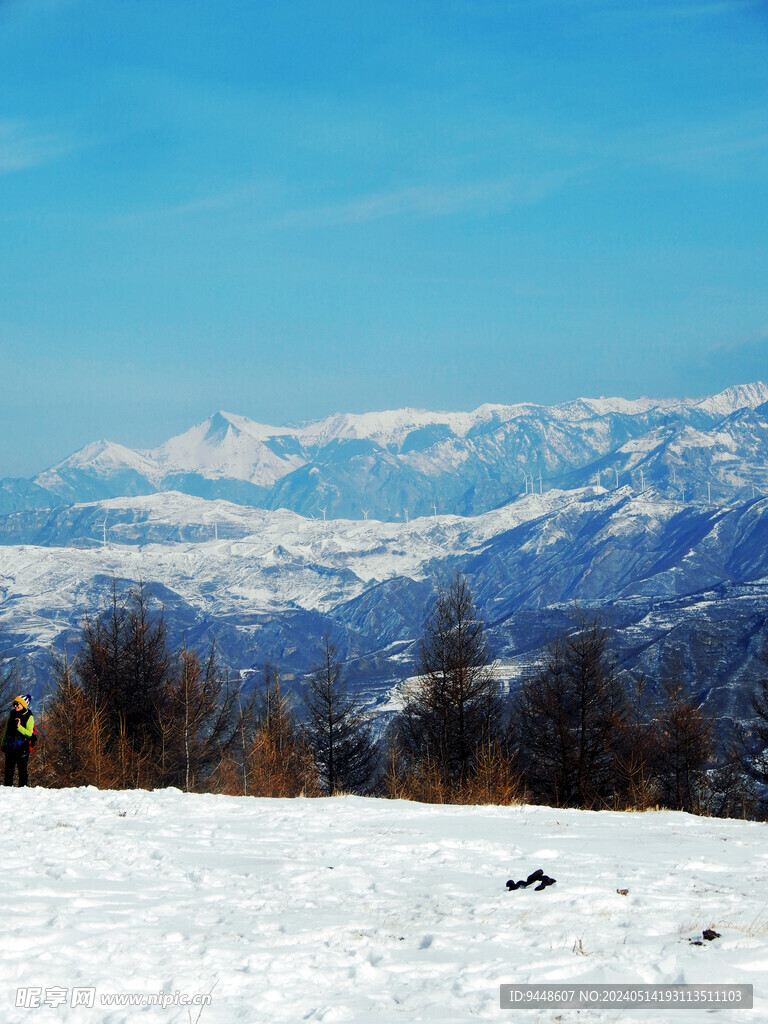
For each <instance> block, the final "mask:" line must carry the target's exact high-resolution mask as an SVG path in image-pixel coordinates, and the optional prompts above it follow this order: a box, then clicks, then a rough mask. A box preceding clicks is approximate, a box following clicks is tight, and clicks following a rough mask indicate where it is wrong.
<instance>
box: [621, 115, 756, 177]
mask: <svg viewBox="0 0 768 1024" xmlns="http://www.w3.org/2000/svg"><path fill="white" fill-rule="evenodd" d="M611 149H612V153H613V155H614V156H623V158H624V159H629V160H631V161H632V162H633V163H639V164H645V165H646V166H655V167H659V168H666V169H668V170H671V171H678V172H680V171H682V172H685V173H688V174H693V175H696V176H697V177H701V176H711V175H712V174H713V173H714V174H717V175H718V176H722V175H726V176H728V177H735V176H738V175H742V174H743V173H744V172H745V171H746V172H750V171H751V172H753V173H759V174H760V175H762V174H763V173H764V164H765V161H764V160H761V161H759V163H758V162H757V161H756V160H755V157H756V156H758V155H759V154H766V153H768V114H766V113H765V112H764V111H762V110H758V111H754V112H745V113H740V114H738V115H736V116H733V117H723V118H720V119H718V120H713V121H709V122H698V123H694V122H691V121H686V122H685V123H679V124H675V123H667V124H657V125H649V126H645V127H642V128H638V129H636V130H634V131H630V132H626V133H624V134H623V135H622V136H620V137H615V138H614V139H613V140H612V144H611Z"/></svg>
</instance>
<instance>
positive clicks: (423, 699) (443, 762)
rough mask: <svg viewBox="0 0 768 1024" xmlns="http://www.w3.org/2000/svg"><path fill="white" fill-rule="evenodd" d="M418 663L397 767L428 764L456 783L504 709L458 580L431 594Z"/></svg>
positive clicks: (402, 716)
mask: <svg viewBox="0 0 768 1024" xmlns="http://www.w3.org/2000/svg"><path fill="white" fill-rule="evenodd" d="M417 665H418V677H417V679H416V681H415V683H414V685H413V686H411V687H409V688H408V689H407V690H406V691H405V693H404V700H403V707H402V710H401V712H400V713H399V714H398V716H397V719H396V723H395V727H396V731H397V742H398V744H399V747H400V751H401V756H402V758H403V761H404V767H405V768H406V770H409V769H413V768H415V767H417V766H419V765H424V764H425V763H426V762H429V763H430V764H431V765H432V766H433V768H434V769H436V770H437V771H438V772H439V773H440V774H441V776H442V777H443V778H444V779H445V781H446V782H447V783H448V784H449V785H451V786H454V785H461V784H462V783H463V782H465V781H466V780H467V779H468V778H469V777H470V775H471V773H472V768H473V764H474V761H475V759H476V757H477V754H478V751H480V750H481V749H482V747H483V744H486V743H488V742H492V741H493V740H495V739H497V738H498V737H499V735H500V733H501V727H502V722H503V710H504V709H503V704H502V701H501V698H500V695H499V690H498V686H497V683H496V680H495V679H494V676H493V671H492V667H491V660H490V657H489V654H488V649H487V645H486V641H485V633H484V627H483V623H482V621H481V620H480V618H479V616H478V614H477V611H476V609H475V605H474V602H473V600H472V592H471V590H470V587H469V584H468V582H467V580H466V579H465V578H464V577H463V576H461V575H457V576H456V577H455V579H454V580H453V581H452V582H451V584H450V585H449V586H448V588H447V589H441V590H440V592H439V593H438V596H437V600H436V601H435V603H434V606H433V608H432V611H431V613H430V615H429V616H428V618H427V621H426V624H425V627H424V634H423V637H422V640H421V644H420V648H419V656H418V663H417Z"/></svg>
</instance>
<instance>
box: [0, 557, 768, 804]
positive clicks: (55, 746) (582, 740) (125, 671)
mask: <svg viewBox="0 0 768 1024" xmlns="http://www.w3.org/2000/svg"><path fill="white" fill-rule="evenodd" d="M763 666H764V671H762V672H761V673H759V676H758V678H757V679H756V680H755V686H754V691H753V693H752V710H753V719H752V721H751V722H749V723H747V724H746V726H744V727H741V728H739V729H737V728H736V727H733V728H731V729H730V730H729V731H728V732H727V733H724V732H723V729H722V723H717V725H718V726H719V728H716V723H715V722H714V721H712V720H711V719H710V718H709V717H708V716H707V715H706V714H705V712H704V710H703V709H702V707H701V706H700V704H699V703H698V702H697V701H696V700H695V698H693V697H692V696H691V690H692V687H691V686H690V681H689V680H687V679H686V678H685V676H684V671H683V668H682V665H681V662H680V659H679V658H673V659H672V660H671V661H670V662H669V664H668V665H667V666H666V667H665V669H664V670H663V672H662V673H661V676H660V678H659V679H658V680H653V681H652V680H648V679H646V678H643V677H642V676H638V675H632V674H630V673H628V672H626V671H619V669H618V667H617V664H616V662H615V660H614V658H613V657H612V654H611V636H610V631H609V629H608V627H607V626H606V624H605V623H604V622H602V621H601V620H600V618H599V617H596V616H589V615H586V614H577V617H576V620H575V621H574V624H573V626H572V628H571V629H569V630H567V631H565V632H564V633H562V634H561V635H558V636H556V637H554V638H553V639H552V640H551V641H550V642H549V643H547V644H546V645H545V647H544V648H543V649H542V650H541V651H540V652H539V655H538V657H537V659H536V661H535V662H534V663H533V664H531V665H530V666H529V668H528V670H527V671H526V672H525V674H524V676H523V678H522V679H521V680H520V681H519V684H518V685H517V686H516V687H515V688H514V690H513V692H511V693H507V692H505V690H504V689H503V687H502V686H501V684H500V681H499V680H498V678H497V676H496V674H495V672H494V663H493V660H492V658H491V657H490V655H489V651H488V646H487V641H486V631H485V628H484V625H483V622H482V621H481V619H480V617H479V615H478V613H477V609H476V607H475V604H474V601H473V598H472V593H471V590H470V587H469V584H468V582H467V580H466V579H465V578H464V577H462V576H460V575H457V576H456V577H455V578H454V579H453V580H452V581H450V583H449V584H447V585H446V586H445V587H443V588H442V589H440V590H439V592H438V595H437V598H436V600H435V602H434V604H433V606H432V607H431V609H430V611H429V614H428V616H427V618H426V622H425V626H424V632H423V636H422V638H421V641H420V643H419V647H418V655H417V663H416V675H415V676H414V678H413V679H412V680H410V681H408V683H406V684H405V685H404V687H403V688H402V691H401V692H400V695H399V707H398V709H397V711H395V712H394V713H392V714H390V715H388V716H386V717H382V716H379V717H378V718H376V717H374V716H373V715H372V714H371V713H370V712H368V711H367V710H366V707H365V705H364V703H363V702H362V701H361V699H360V697H359V695H358V694H356V693H355V692H354V691H353V690H352V689H351V687H350V686H349V685H348V684H347V682H346V680H345V674H344V666H343V663H342V661H341V660H340V658H339V655H338V651H337V648H336V646H335V645H334V643H333V641H332V640H331V638H330V637H328V636H326V637H325V638H324V641H323V644H322V647H321V649H320V650H319V651H318V653H317V660H316V665H315V669H314V671H313V672H312V674H311V675H310V677H309V679H308V681H307V683H306V686H305V687H304V691H303V699H302V700H300V701H298V702H297V701H295V700H293V701H292V700H289V699H288V697H287V696H286V695H285V693H284V692H283V691H282V690H281V685H280V676H279V669H278V666H276V665H273V664H271V663H269V662H268V663H267V664H266V665H265V666H264V669H263V674H262V678H261V679H260V681H259V684H258V685H257V686H255V687H253V688H252V689H251V690H250V692H249V693H248V694H247V695H246V694H245V693H244V691H243V688H242V685H241V681H240V679H239V677H237V678H233V677H232V676H231V675H230V674H229V672H227V671H226V670H225V669H223V668H222V666H221V664H220V662H219V659H218V656H217V653H216V650H215V645H212V646H211V647H210V648H209V649H208V650H207V651H205V652H204V653H200V652H198V651H195V650H193V649H190V648H188V647H187V646H186V644H185V643H183V644H182V646H181V647H180V649H178V650H174V651H172V650H171V649H170V647H169V641H168V635H167V629H166V625H165V620H164V617H163V613H162V609H158V608H157V607H155V606H154V605H153V603H152V602H151V600H150V597H149V595H148V593H147V591H146V589H145V588H144V586H143V585H141V584H139V586H137V587H136V588H135V589H134V590H132V591H131V592H130V593H128V594H127V595H121V594H119V593H118V590H117V585H116V583H114V582H113V584H112V589H111V593H110V595H109V600H108V601H107V603H106V605H105V607H104V608H103V609H102V610H101V612H99V613H98V614H96V615H87V616H86V617H85V619H84V621H83V624H82V629H81V636H80V643H79V647H78V649H77V651H76V652H75V654H74V656H73V658H72V659H71V660H70V659H69V658H68V657H67V656H66V655H62V656H57V657H55V658H54V663H53V675H54V688H53V691H52V693H51V695H50V697H49V698H48V699H47V701H46V707H45V714H44V716H43V717H42V720H41V721H40V722H39V725H40V742H39V744H38V748H37V750H36V753H35V760H34V762H33V766H34V768H33V770H34V773H35V774H34V781H35V782H36V783H37V784H42V785H49V786H79V785H95V786H98V787H100V788H105V789H107V788H109V789H112V788H136V787H141V788H157V787H163V786H176V787H178V788H181V789H183V790H186V791H210V792H222V793H230V794H245V795H254V796H298V795H305V796H319V795H324V794H335V793H340V792H352V793H362V794H374V795H378V796H383V797H392V798H406V799H417V800H423V801H429V802H451V803H501V804H504V803H511V802H522V801H530V802H534V803H544V804H549V805H553V806H564V807H584V808H594V809H599V808H612V809H632V808H637V809H644V808H649V807H665V808H674V809H679V810H686V811H692V812H695V813H706V814H714V815H721V816H726V815H727V816H734V815H736V816H749V817H765V816H766V811H768V804H767V803H766V801H765V799H764V795H765V791H766V787H768V648H767V649H766V655H765V657H764V659H763ZM652 683H653V684H654V685H651V684H652ZM11 686H12V680H11V676H10V674H9V673H6V674H5V675H0V688H1V689H8V687H11Z"/></svg>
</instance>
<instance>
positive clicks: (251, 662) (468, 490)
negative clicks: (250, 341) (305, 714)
mask: <svg viewBox="0 0 768 1024" xmlns="http://www.w3.org/2000/svg"><path fill="white" fill-rule="evenodd" d="M766 421H768V387H766V385H764V384H755V385H749V386H745V387H742V388H734V389H730V390H729V391H727V392H723V393H722V394H721V395H718V396H715V397H713V398H709V399H705V400H704V401H693V400H681V401H674V402H673V401H665V402H653V401H650V400H640V401H636V402H625V401H622V400H620V399H610V400H609V399H599V400H585V399H582V400H578V401H576V402H572V403H568V404H567V405H563V406H558V407H556V408H553V409H542V408H541V407H536V406H507V407H500V406H483V407H481V409H479V410H476V412H474V413H471V414H464V413H457V414H438V413H415V412H412V411H409V410H400V411H399V412H393V413H386V414H369V415H367V416H343V417H342V416H340V417H334V418H331V419H329V420H325V421H322V422H321V423H317V424H311V425H307V426H303V427H299V428H278V429H275V428H271V427H263V426H259V425H257V424H255V423H253V422H252V421H250V420H246V419H244V418H243V417H236V416H229V415H224V414H217V415H216V416H214V417H212V418H211V419H210V420H208V421H206V423H204V424H201V425H200V426H198V427H195V428H193V429H192V430H190V431H188V432H187V433H186V434H183V435H181V436H180V437H177V438H173V439H171V440H170V441H168V442H166V443H165V444H164V445H161V446H160V447H159V448H157V449H154V450H153V451H144V452H134V451H131V450H130V449H127V448H121V447H119V446H116V445H109V444H106V443H99V444H96V445H91V446H88V447H87V448H85V449H83V450H82V451H81V452H79V453H77V454H76V455H74V456H72V457H71V458H70V459H67V460H65V461H64V462H63V463H61V464H60V465H58V466H56V467H53V468H52V469H50V470H48V471H47V472H46V473H44V474H41V475H40V476H39V477H38V478H36V480H35V481H25V482H24V487H22V486H21V484H18V482H15V483H17V484H18V486H17V487H16V489H14V486H11V485H10V484H9V482H8V481H6V482H5V484H6V486H5V490H4V494H5V498H6V501H9V502H15V503H17V504H19V505H21V506H22V507H21V508H20V509H18V510H17V511H12V512H6V513H5V514H3V515H0V625H2V629H3V635H2V646H3V647H4V648H5V649H6V650H7V651H8V652H9V653H10V654H11V655H15V656H17V657H18V658H19V667H20V672H21V674H22V677H24V678H28V679H29V686H30V687H32V688H33V689H34V688H35V687H37V689H38V690H39V689H40V688H41V687H42V686H43V684H44V681H45V677H46V675H47V674H48V671H49V667H50V657H49V654H48V648H49V647H50V646H54V647H59V648H61V647H62V646H63V645H64V643H67V644H68V645H69V647H70V648H72V647H73V646H74V645H75V644H76V642H77V636H78V626H79V623H80V621H81V620H82V617H83V614H84V612H85V611H86V610H90V611H93V610H95V609H98V608H99V607H101V605H102V602H103V601H104V599H105V597H106V594H107V592H108V589H109V582H110V580H111V579H112V578H116V579H117V580H118V582H119V585H120V586H121V587H122V588H123V589H125V590H127V589H128V588H129V587H130V586H131V585H133V584H134V583H135V582H136V581H138V580H139V579H142V580H143V581H144V582H145V583H146V584H147V586H148V587H149V588H150V589H151V590H152V591H153V592H154V593H155V594H156V595H157V597H158V598H159V600H161V601H162V603H163V605H164V607H165V614H166V617H167V620H168V624H169V627H170V632H171V637H172V639H173V640H175V641H177V642H178V641H180V639H181V636H182V634H183V635H184V636H185V637H186V640H187V642H188V643H190V644H193V645H204V644H206V643H208V642H209V641H210V640H212V639H213V638H215V639H216V641H217V644H218V647H219V651H220V653H221V656H222V658H223V660H224V661H225V662H226V663H227V664H228V665H230V666H231V667H232V668H233V669H235V670H246V671H247V670H249V669H255V668H258V666H259V665H260V664H263V662H264V661H265V660H266V659H267V658H269V659H270V660H272V661H274V662H277V663H278V664H279V665H280V666H281V669H282V672H283V678H284V680H285V681H286V683H287V684H289V683H290V682H291V680H296V681H298V680H301V678H302V677H303V676H304V675H305V674H306V673H307V672H308V671H309V669H310V668H311V667H312V665H313V663H314V662H315V661H316V659H317V657H318V652H319V649H320V643H321V641H322V637H323V635H324V634H325V633H326V632H329V633H331V634H332V635H333V637H334V638H335V639H336V641H337V643H338V645H339V647H340V650H341V653H342V655H343V657H344V658H345V660H346V662H347V666H348V672H349V674H350V676H351V678H352V679H353V680H354V681H355V682H357V683H359V684H360V685H361V686H363V687H364V688H365V689H366V690H367V692H368V693H369V694H370V695H371V696H372V697H374V698H375V699H377V700H380V701H383V700H385V699H386V697H387V694H388V693H389V691H390V689H391V687H392V686H394V685H397V684H398V682H399V681H401V680H402V679H403V678H405V677H407V676H408V675H409V674H410V673H411V672H412V670H413V656H414V652H415V644H416V642H417V640H418V637H419V636H420V634H421V630H422V628H423V623H424V618H425V614H426V611H427V609H428V606H429V603H430V601H431V599H432V596H433V594H434V588H435V586H436V585H438V584H439V583H440V582H441V581H444V580H446V579H448V578H450V576H451V575H452V574H453V573H455V572H456V571H457V570H458V571H461V572H463V573H465V574H466V575H467V577H468V578H469V580H470V583H471V585H472V588H473V592H474V594H475V597H476V599H477V602H478V605H479V608H480V611H481V613H482V615H483V617H484V620H485V621H486V623H487V625H488V630H489V638H490V641H491V646H492V649H493V651H494V653H495V654H496V655H497V657H498V659H499V662H498V672H499V674H500V676H501V677H502V678H504V679H506V680H514V679H516V678H517V677H518V676H519V674H520V672H521V671H522V669H523V667H524V666H525V665H526V664H528V663H529V662H530V661H531V659H533V658H534V657H535V655H536V651H537V649H538V647H539V646H540V644H541V643H542V642H543V640H544V639H545V638H546V637H548V636H551V635H552V634H553V633H554V632H555V631H556V630H558V629H559V628H561V627H562V626H563V625H564V624H565V623H566V622H567V621H568V620H569V617H570V616H572V614H573V606H574V603H575V602H578V603H579V604H580V605H581V606H583V607H587V608H596V609H600V610H601V611H602V612H603V613H604V614H605V615H606V616H607V617H608V618H609V620H610V622H611V624H612V625H613V627H614V629H615V634H616V646H617V653H618V656H619V659H620V662H621V663H622V664H624V665H626V666H633V667H642V668H643V669H644V670H645V671H646V672H647V673H648V674H649V675H650V676H651V678H652V679H657V678H658V672H659V666H660V664H661V663H662V662H663V661H664V659H665V658H667V657H669V656H670V654H671V653H672V652H673V651H677V652H679V653H680V655H681V657H682V659H683V665H684V667H685V669H686V671H687V672H688V674H689V677H690V679H691V680H692V682H693V684H694V685H695V686H696V687H697V692H699V693H700V695H701V698H702V699H704V700H705V701H707V702H708V703H709V704H710V705H711V707H712V708H713V710H716V711H717V712H718V713H723V714H731V715H734V716H737V717H743V716H744V715H745V714H746V713H747V712H748V710H749V708H748V705H749V692H748V691H749V677H750V672H751V671H752V670H753V668H754V666H755V663H756V662H755V659H756V656H757V654H758V652H759V650H760V647H761V645H762V644H763V643H764V642H765V639H766V635H767V633H766V621H767V619H768V498H764V497H763V496H762V492H763V491H764V489H765V490H766V491H768V486H766V485H768V478H766V473H767V472H768V458H767V457H766V456H768V422H766ZM534 442H535V443H534ZM534 456H535V457H534ZM537 460H538V461H537ZM539 465H541V466H542V468H541V470H540V471H538V472H535V470H536V467H537V466H539ZM554 478H557V479H559V480H560V484H561V486H559V487H554V486H553V479H554ZM598 480H599V481H600V483H599V484H598ZM173 484H175V485H176V486H175V488H174V487H173ZM430 486H431V487H432V488H433V489H432V491H429V487H430ZM220 490H223V491H225V492H226V493H228V494H229V495H230V500H225V499H224V498H221V497H215V495H216V494H217V493H218V492H219V491H220ZM112 492H119V493H117V494H112ZM184 492H186V493H184ZM190 492H193V493H190ZM194 492H197V493H194ZM104 493H106V494H107V495H110V494H111V496H107V497H104ZM42 495H48V496H49V497H48V502H47V504H45V503H42V504H40V505H39V507H34V506H35V503H36V502H38V501H41V496H42ZM281 495H282V497H283V498H286V499H287V498H292V499H293V504H294V505H295V506H298V509H297V508H293V509H292V508H290V507H289V505H290V504H291V502H289V501H288V500H284V501H282V500H280V496H281ZM425 495H426V496H425ZM313 502H314V505H313V506H312V507H309V506H310V505H312V503H313ZM452 502H453V503H454V504H455V505H459V506H461V505H463V506H470V509H469V511H464V512H463V513H462V514H447V513H446V511H445V506H446V505H449V504H451V503H452ZM273 505H274V506H275V507H274V508H273V507H272V506H273ZM305 506H306V507H305ZM343 508H349V509H350V510H351V512H350V514H349V515H348V516H341V515H339V510H340V509H343ZM382 508H383V511H384V513H386V515H385V514H377V509H382Z"/></svg>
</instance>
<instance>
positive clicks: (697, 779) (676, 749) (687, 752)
mask: <svg viewBox="0 0 768 1024" xmlns="http://www.w3.org/2000/svg"><path fill="white" fill-rule="evenodd" d="M662 685H663V690H664V697H663V700H662V703H661V706H660V707H659V708H658V710H657V723H658V729H659V745H658V751H657V765H656V776H657V779H658V783H659V790H660V800H661V803H663V805H664V806H665V807H671V808H673V809H674V810H678V811H692V812H694V813H701V811H702V810H703V809H704V807H705V804H706V798H707V790H708V780H707V772H706V769H707V768H708V767H709V766H710V765H711V764H712V763H713V761H714V753H715V750H714V735H713V723H712V722H711V720H709V719H707V717H706V716H705V715H704V713H703V711H702V710H701V708H700V706H699V705H697V704H696V703H695V702H694V701H693V700H691V699H690V698H689V697H686V696H685V686H684V681H683V672H682V665H681V662H680V659H679V658H678V657H677V656H675V657H674V658H673V660H672V662H671V664H670V666H669V668H668V669H667V672H666V674H665V677H664V678H663V680H662Z"/></svg>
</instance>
